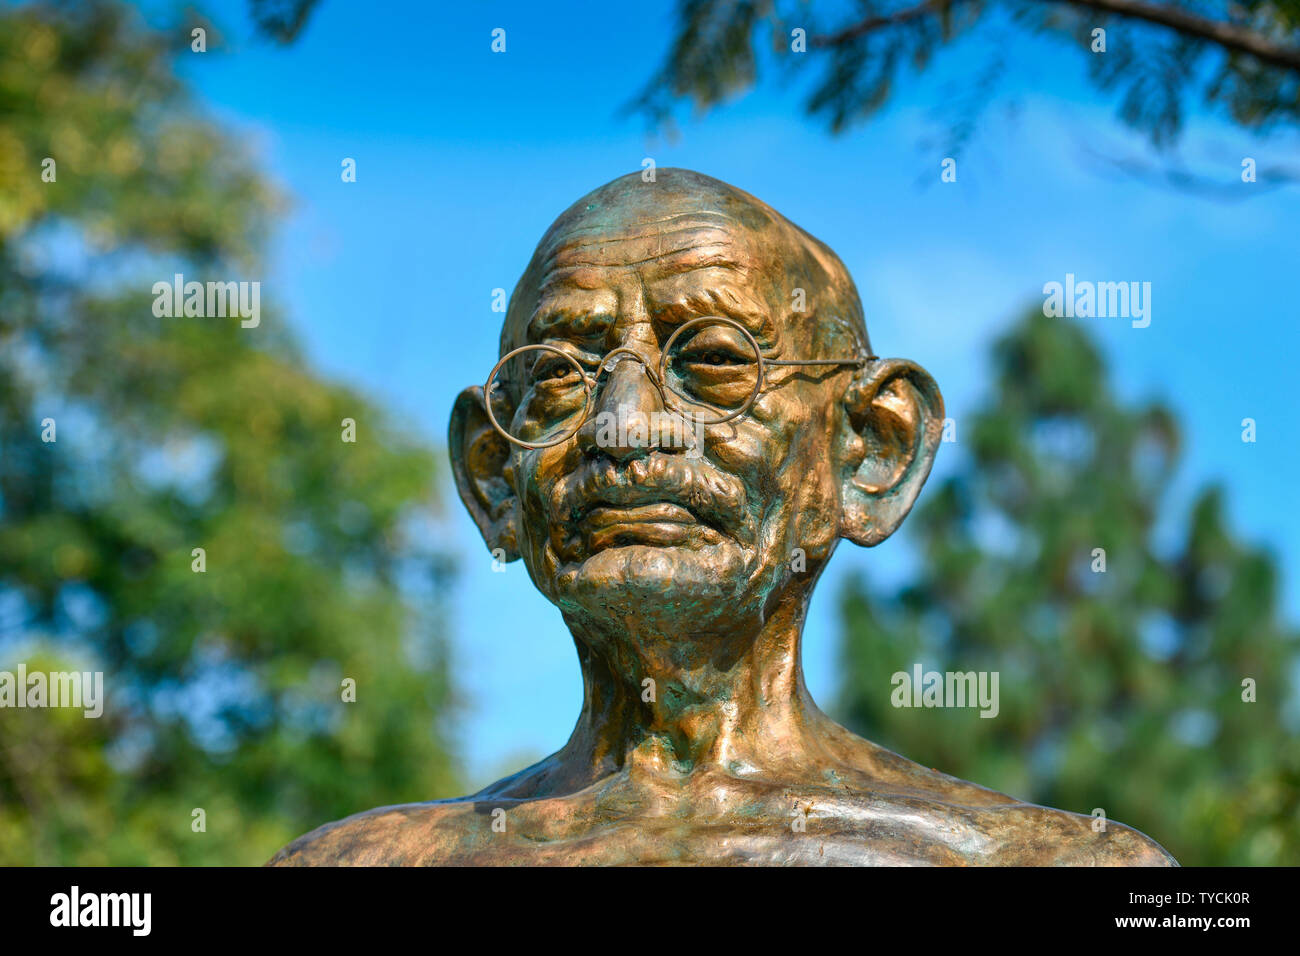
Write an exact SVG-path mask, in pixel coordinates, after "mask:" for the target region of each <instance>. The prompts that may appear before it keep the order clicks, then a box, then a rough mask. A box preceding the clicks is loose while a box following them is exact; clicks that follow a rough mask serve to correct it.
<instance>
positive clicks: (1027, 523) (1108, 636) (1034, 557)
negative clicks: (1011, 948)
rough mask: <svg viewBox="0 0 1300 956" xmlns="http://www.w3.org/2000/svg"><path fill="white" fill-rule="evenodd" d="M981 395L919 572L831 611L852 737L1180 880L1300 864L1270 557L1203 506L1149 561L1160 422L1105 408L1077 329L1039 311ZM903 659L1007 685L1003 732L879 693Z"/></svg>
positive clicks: (1289, 710) (1297, 786)
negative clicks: (1057, 817)
mask: <svg viewBox="0 0 1300 956" xmlns="http://www.w3.org/2000/svg"><path fill="white" fill-rule="evenodd" d="M993 381H994V394H993V395H992V396H991V398H990V400H989V401H988V402H987V404H986V405H985V406H984V408H983V409H982V410H980V411H978V412H977V413H976V414H974V415H973V416H971V417H969V418H967V419H962V420H961V421H959V422H957V423H956V427H957V429H958V431H957V442H956V444H955V445H952V446H949V447H951V448H952V449H953V451H954V452H956V453H958V454H959V455H960V456H961V457H960V459H959V462H958V464H957V467H956V472H955V474H953V476H952V477H951V478H949V479H948V480H946V481H945V482H943V483H942V484H940V485H939V486H938V487H933V488H931V489H929V490H928V491H927V492H926V494H925V495H924V496H923V498H922V502H923V503H922V504H921V506H920V507H918V509H917V513H916V514H915V515H913V516H912V517H911V518H910V519H909V523H908V525H907V526H905V528H906V529H907V531H906V533H907V535H908V536H909V539H910V540H913V541H915V542H917V543H918V547H919V552H920V554H919V558H920V560H919V565H920V569H919V570H918V571H917V573H916V574H915V575H914V576H912V577H911V579H910V580H908V581H906V583H904V584H903V585H902V586H900V587H898V588H897V589H896V590H892V591H890V592H888V593H880V592H879V591H877V590H873V589H872V588H871V587H869V586H868V584H867V583H866V582H865V581H864V580H863V579H861V578H858V579H856V580H853V581H851V582H850V586H849V587H848V589H847V591H846V593H845V595H844V599H843V607H842V612H843V621H844V629H845V639H844V646H843V653H844V673H843V678H842V685H841V695H842V696H841V705H842V707H841V710H842V717H843V719H844V720H845V721H846V723H847V724H848V725H849V726H850V727H852V728H854V729H855V730H857V731H858V732H859V733H862V734H864V735H865V736H867V737H869V738H871V739H872V740H875V741H877V742H879V743H881V744H882V745H884V746H887V747H890V748H891V749H894V750H897V751H899V752H900V753H903V754H905V755H907V756H908V757H911V758H912V759H914V760H917V761H919V762H922V763H924V764H925V765H926V766H933V767H937V768H939V769H940V770H943V771H944V772H945V773H951V774H953V775H955V776H958V777H962V778H964V779H967V780H973V781H976V782H978V783H981V784H984V785H985V786H990V787H993V788H994V789H998V790H1002V791H1004V792H1007V793H1010V794H1012V795H1014V796H1017V797H1020V798H1022V799H1027V800H1030V801H1031V802H1034V803H1040V804H1044V805H1048V806H1053V807H1059V808H1062V809H1067V810H1073V811H1076V812H1080V813H1085V814H1088V813H1092V812H1093V810H1094V809H1095V808H1098V807H1100V808H1101V809H1102V810H1103V811H1104V812H1105V814H1106V815H1107V816H1108V817H1110V818H1113V819H1117V820H1120V821H1122V822H1124V823H1127V824H1130V825H1131V826H1135V827H1137V828H1138V829H1140V830H1142V831H1144V832H1146V833H1147V834H1149V835H1150V836H1152V837H1154V838H1155V839H1156V840H1158V841H1159V842H1160V843H1162V844H1163V845H1164V846H1165V847H1166V848H1167V849H1168V850H1169V851H1170V852H1172V853H1173V854H1174V855H1175V856H1176V857H1177V858H1178V860H1179V861H1180V862H1181V863H1183V864H1185V865H1200V864H1221V865H1232V864H1290V865H1295V864H1296V863H1298V862H1300V734H1298V733H1297V731H1298V730H1300V727H1297V721H1296V717H1297V714H1296V703H1297V691H1298V690H1300V688H1298V687H1297V686H1296V681H1295V675H1296V674H1297V672H1298V668H1297V663H1298V658H1297V649H1298V644H1297V641H1298V638H1300V635H1297V632H1296V631H1295V630H1294V629H1292V628H1290V627H1288V626H1286V625H1285V624H1283V623H1282V622H1281V620H1280V611H1279V607H1278V593H1277V592H1278V585H1277V578H1278V574H1277V571H1276V569H1275V567H1274V563H1273V560H1272V559H1271V557H1270V556H1269V555H1268V554H1266V553H1263V552H1260V551H1257V550H1253V549H1250V548H1247V547H1245V546H1243V545H1242V544H1240V543H1239V542H1238V541H1236V540H1235V539H1234V537H1233V535H1232V534H1231V531H1230V529H1229V528H1228V525H1227V521H1226V518H1225V514H1224V507H1223V503H1222V498H1221V494H1220V492H1219V491H1218V490H1215V489H1211V490H1207V491H1204V492H1203V493H1202V494H1200V496H1199V497H1198V498H1197V500H1196V502H1195V504H1194V506H1193V507H1192V509H1191V513H1190V516H1189V518H1188V520H1187V523H1186V527H1185V528H1183V529H1182V530H1181V531H1180V532H1177V533H1176V534H1175V535H1174V536H1173V537H1174V539H1176V540H1177V542H1178V543H1177V546H1176V547H1174V548H1172V549H1171V550H1172V553H1164V552H1162V551H1161V550H1158V549H1157V547H1156V545H1155V544H1154V543H1153V538H1154V537H1155V534H1156V527H1157V522H1158V520H1162V519H1161V515H1160V505H1161V501H1162V499H1163V497H1164V495H1165V489H1166V488H1167V485H1168V479H1169V477H1170V475H1171V473H1172V470H1173V468H1174V465H1175V463H1176V461H1177V449H1178V435H1177V431H1176V428H1175V425H1174V422H1173V420H1172V418H1171V417H1170V414H1169V412H1167V411H1166V410H1164V409H1163V408H1160V407H1158V406H1150V407H1143V408H1129V407H1125V406H1123V405H1121V404H1120V403H1118V402H1117V401H1116V399H1115V398H1114V396H1113V395H1112V394H1111V392H1110V390H1109V387H1108V384H1107V382H1106V380H1105V373H1104V368H1103V365H1102V360H1101V358H1100V356H1099V354H1098V352H1097V350H1096V349H1095V348H1094V347H1093V345H1092V344H1091V342H1090V341H1089V340H1088V338H1087V336H1086V335H1085V333H1084V332H1083V331H1082V329H1081V328H1080V327H1079V326H1077V325H1075V324H1073V323H1071V322H1069V321H1068V320H1065V319H1059V318H1046V317H1044V316H1043V315H1042V313H1041V311H1037V310H1036V311H1035V312H1034V313H1031V314H1030V315H1029V316H1028V317H1027V318H1026V319H1025V320H1024V321H1023V322H1021V323H1020V324H1019V325H1018V326H1017V327H1015V328H1014V329H1013V330H1012V331H1011V332H1010V333H1009V334H1007V335H1006V336H1005V337H1004V338H1003V339H1001V341H1000V342H999V343H998V344H997V346H996V350H995V357H994V377H993ZM1163 520H1164V521H1169V520H1170V519H1169V517H1165V518H1164V519H1163ZM1172 527H1173V528H1174V529H1175V530H1176V529H1177V528H1178V524H1177V522H1173V524H1172ZM1162 528H1163V525H1162ZM1097 549H1102V550H1103V551H1104V555H1103V554H1102V553H1101V552H1099V551H1098V550H1097ZM1103 558H1104V564H1103V563H1102V560H1103ZM1103 568H1104V570H1102V569H1103ZM916 663H920V664H922V665H923V668H924V670H927V671H928V670H935V671H940V672H944V671H957V672H968V671H981V670H984V671H996V672H999V674H1000V687H999V690H1000V697H1001V700H1000V704H1001V707H1000V712H999V713H998V715H997V716H996V717H995V718H991V719H990V718H981V717H980V716H979V714H978V711H976V710H970V709H911V708H895V707H894V706H892V704H891V693H892V690H893V685H892V684H891V676H892V675H893V674H894V673H896V672H899V671H902V672H906V673H908V674H909V675H910V674H911V673H912V670H913V666H914V664H916ZM1247 678H1249V679H1251V680H1252V681H1254V682H1255V684H1256V687H1257V689H1256V694H1257V699H1256V700H1255V701H1254V702H1253V703H1252V702H1246V701H1245V700H1243V693H1244V688H1243V681H1245V680H1246V679H1247Z"/></svg>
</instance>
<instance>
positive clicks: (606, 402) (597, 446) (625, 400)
mask: <svg viewBox="0 0 1300 956" xmlns="http://www.w3.org/2000/svg"><path fill="white" fill-rule="evenodd" d="M610 366H612V367H610ZM605 368H608V369H609V370H608V371H607V372H605V371H604V369H605ZM602 373H603V375H604V376H605V381H604V382H603V387H600V386H599V385H598V391H597V395H596V407H595V412H594V414H593V415H592V417H591V419H590V420H588V421H587V423H586V425H584V427H583V428H582V431H581V432H580V439H581V441H582V446H583V449H584V450H585V451H586V452H587V453H588V454H591V455H596V454H606V455H609V456H610V457H611V458H617V459H619V460H624V459H628V458H635V457H638V456H643V455H647V454H649V453H650V451H651V450H653V449H655V448H658V447H659V445H660V441H659V429H660V427H661V422H662V420H663V418H664V417H665V416H664V405H663V398H662V396H661V395H660V394H659V389H658V387H657V386H656V385H655V383H654V380H653V379H652V378H651V376H652V375H653V374H654V372H653V371H652V370H651V369H650V367H649V366H648V365H647V364H646V362H645V360H644V359H642V358H641V357H640V356H639V355H635V354H632V353H630V352H622V353H618V354H615V355H612V356H609V357H608V358H606V360H605V363H604V364H603V365H602Z"/></svg>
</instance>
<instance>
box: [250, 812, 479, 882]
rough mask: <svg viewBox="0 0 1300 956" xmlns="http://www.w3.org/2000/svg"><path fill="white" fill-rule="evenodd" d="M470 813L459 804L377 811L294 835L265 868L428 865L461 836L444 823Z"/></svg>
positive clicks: (451, 848)
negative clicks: (297, 836)
mask: <svg viewBox="0 0 1300 956" xmlns="http://www.w3.org/2000/svg"><path fill="white" fill-rule="evenodd" d="M467 812H473V805H472V804H467V803H465V802H464V801H462V800H439V801H435V802H432V803H408V804H399V805H396V806H391V807H378V808H376V809H374V810H367V811H365V812H364V813H357V814H353V815H352V816H350V817H346V818H345V819H342V820H336V821H334V822H333V823H327V824H325V825H324V826H320V827H317V828H316V829H315V830H312V831H311V832H310V833H307V834H305V835H303V836H300V837H299V838H298V839H296V840H294V841H293V842H292V843H290V844H289V845H288V846H286V847H284V848H283V849H282V850H280V852H278V853H276V854H275V856H273V857H271V859H270V860H269V861H268V862H267V864H266V865H267V866H431V865H437V864H438V863H440V862H443V859H442V858H443V857H445V856H449V855H451V854H453V853H454V850H455V842H456V837H457V836H458V835H459V834H460V833H462V832H463V828H462V827H459V826H449V825H448V824H449V822H450V821H451V820H453V819H456V818H458V817H462V816H463V815H464V814H465V813H467Z"/></svg>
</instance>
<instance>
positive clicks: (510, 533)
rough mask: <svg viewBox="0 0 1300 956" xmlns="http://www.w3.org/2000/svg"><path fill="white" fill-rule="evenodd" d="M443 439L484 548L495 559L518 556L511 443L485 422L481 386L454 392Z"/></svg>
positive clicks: (485, 415) (508, 559) (466, 507)
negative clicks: (510, 474)
mask: <svg viewBox="0 0 1300 956" xmlns="http://www.w3.org/2000/svg"><path fill="white" fill-rule="evenodd" d="M495 391H499V389H497V390H495ZM494 411H495V409H494ZM447 437H448V451H449V453H450V455H451V471H452V475H453V477H454V478H455V480H456V490H457V491H458V492H459V493H460V500H461V501H463V502H464V503H465V509H466V510H467V511H468V512H469V515H470V517H471V518H473V519H474V524H476V525H477V526H478V530H479V533H480V534H482V535H483V541H484V542H485V543H486V544H487V546H488V550H489V551H491V552H493V554H494V555H496V556H497V557H498V559H499V560H502V561H514V560H515V559H517V558H518V557H519V545H518V533H517V532H518V524H517V520H518V519H517V510H518V509H517V508H516V506H515V505H516V499H515V491H514V488H513V487H512V486H511V484H510V482H509V481H508V480H507V465H508V464H509V461H510V443H509V442H507V441H506V440H505V439H504V438H502V437H501V436H500V435H499V434H498V433H497V431H496V429H494V428H493V427H492V424H491V422H489V421H488V417H487V412H486V410H485V409H484V405H483V389H482V387H480V386H478V385H475V386H472V387H470V388H467V389H465V390H464V391H463V392H461V393H460V394H459V395H458V396H456V404H455V405H453V406H452V409H451V424H450V427H449V428H448V434H447ZM498 552H500V553H498Z"/></svg>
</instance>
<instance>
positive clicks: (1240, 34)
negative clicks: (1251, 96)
mask: <svg viewBox="0 0 1300 956" xmlns="http://www.w3.org/2000/svg"><path fill="white" fill-rule="evenodd" d="M961 2H964V0H925V2H923V3H918V4H917V5H916V6H912V7H904V8H903V9H901V10H896V11H894V12H893V13H890V14H885V15H882V16H874V17H868V18H866V19H865V20H860V21H859V22H857V23H854V24H852V25H850V26H847V27H845V28H844V29H842V30H838V31H836V32H835V33H828V34H824V35H820V36H814V37H809V38H808V45H809V46H810V47H814V48H818V49H826V48H829V47H836V46H841V45H843V44H845V43H848V42H850V41H852V40H856V39H857V38H859V37H862V36H866V35H867V34H868V33H873V32H875V31H876V30H881V29H885V28H887V27H892V26H896V25H898V24H900V23H906V22H908V21H910V20H915V19H917V18H919V17H925V16H930V15H931V14H937V13H939V12H940V11H941V10H943V9H944V8H946V7H950V6H955V5H957V4H958V3H961ZM1040 2H1044V3H1050V4H1063V5H1065V6H1071V7H1083V8H1086V9H1090V10H1096V11H1098V12H1101V13H1110V14H1114V15H1115V16H1120V17H1127V18H1128V19H1130V20H1141V21H1143V22H1146V23H1151V24H1154V25H1156V26H1162V27H1166V28H1168V29H1170V30H1173V31H1175V32H1177V33H1180V34H1182V35H1183V36H1188V37H1194V38H1197V39H1201V40H1206V41H1209V42H1211V43H1214V44H1216V45H1218V46H1219V47H1221V48H1223V49H1224V50H1228V51H1230V52H1233V53H1246V54H1249V55H1250V56H1253V57H1255V59H1257V60H1259V61H1260V62H1261V63H1266V64H1268V65H1270V66H1276V67H1281V68H1283V69H1288V70H1295V71H1296V72H1300V49H1297V48H1296V47H1291V46H1287V45H1286V44H1283V43H1278V42H1276V41H1274V40H1271V39H1269V38H1268V37H1267V36H1265V35H1264V34H1262V33H1260V32H1258V31H1256V30H1252V29H1250V28H1249V27H1244V26H1241V25H1239V24H1235V23H1225V22H1223V21H1222V20H1212V19H1210V18H1209V17H1203V16H1200V15H1198V14H1195V13H1189V12H1188V11H1186V10H1182V9H1179V8H1178V7H1175V6H1172V5H1170V4H1164V3H1160V4H1157V3H1146V2H1144V0H1040Z"/></svg>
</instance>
